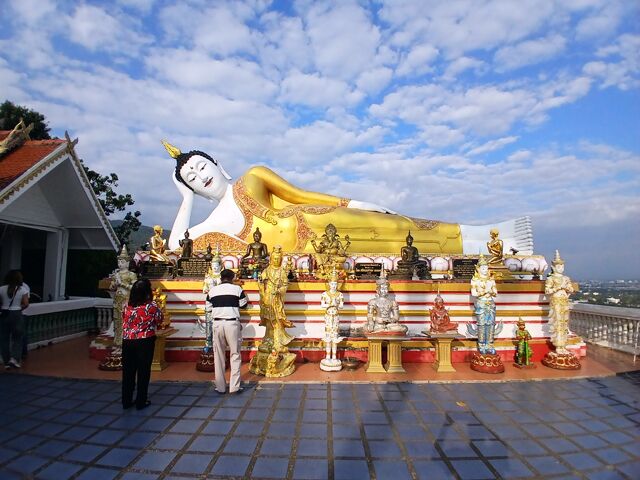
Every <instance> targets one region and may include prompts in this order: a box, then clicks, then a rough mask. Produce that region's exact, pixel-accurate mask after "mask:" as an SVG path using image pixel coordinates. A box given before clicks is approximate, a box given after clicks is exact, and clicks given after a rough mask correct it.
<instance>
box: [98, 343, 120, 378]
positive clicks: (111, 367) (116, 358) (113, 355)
mask: <svg viewBox="0 0 640 480" xmlns="http://www.w3.org/2000/svg"><path fill="white" fill-rule="evenodd" d="M98 368H99V369H100V370H106V371H109V372H115V371H118V370H122V348H115V347H113V348H112V349H111V352H110V353H109V355H108V356H107V358H105V359H104V360H103V361H102V363H100V365H98Z"/></svg>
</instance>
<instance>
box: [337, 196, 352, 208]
mask: <svg viewBox="0 0 640 480" xmlns="http://www.w3.org/2000/svg"><path fill="white" fill-rule="evenodd" d="M350 201H351V200H350V199H349V198H341V199H340V201H339V202H338V206H339V207H348V206H349V202H350Z"/></svg>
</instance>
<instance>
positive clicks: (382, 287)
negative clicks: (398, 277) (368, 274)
mask: <svg viewBox="0 0 640 480" xmlns="http://www.w3.org/2000/svg"><path fill="white" fill-rule="evenodd" d="M388 293H389V285H388V284H387V283H381V284H379V285H378V295H380V296H381V297H386V296H387V294H388Z"/></svg>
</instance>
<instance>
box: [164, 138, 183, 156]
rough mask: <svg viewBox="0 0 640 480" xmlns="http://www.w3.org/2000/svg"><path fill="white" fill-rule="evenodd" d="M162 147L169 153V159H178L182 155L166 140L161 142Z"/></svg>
mask: <svg viewBox="0 0 640 480" xmlns="http://www.w3.org/2000/svg"><path fill="white" fill-rule="evenodd" d="M162 145H164V148H166V149H167V152H169V155H171V158H178V157H179V156H180V155H181V154H182V152H181V151H180V149H179V148H178V147H174V146H173V145H171V144H170V143H169V142H167V141H166V140H162Z"/></svg>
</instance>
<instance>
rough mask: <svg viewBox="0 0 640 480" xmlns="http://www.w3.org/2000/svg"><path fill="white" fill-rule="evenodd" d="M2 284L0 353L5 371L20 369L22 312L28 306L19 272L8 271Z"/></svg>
mask: <svg viewBox="0 0 640 480" xmlns="http://www.w3.org/2000/svg"><path fill="white" fill-rule="evenodd" d="M4 283H5V284H4V285H2V286H1V287H0V302H1V304H2V307H1V308H2V314H1V315H0V317H1V319H0V351H1V352H2V361H3V363H4V368H5V369H9V368H20V367H21V366H22V365H21V364H20V361H19V359H20V358H21V357H22V337H23V336H24V327H25V325H24V317H23V316H22V310H24V309H25V308H27V307H28V306H29V288H28V287H25V286H24V282H23V281H22V273H21V272H20V271H19V270H10V271H9V272H8V273H7V275H6V277H5V280H4Z"/></svg>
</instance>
